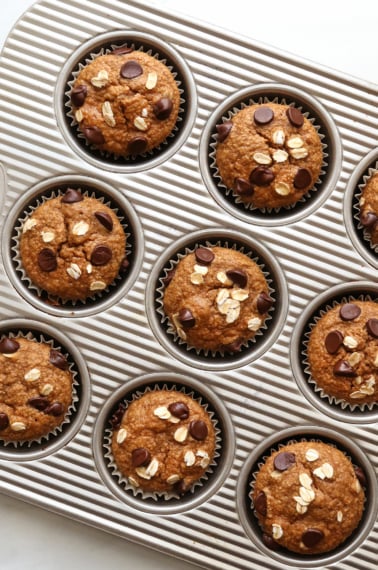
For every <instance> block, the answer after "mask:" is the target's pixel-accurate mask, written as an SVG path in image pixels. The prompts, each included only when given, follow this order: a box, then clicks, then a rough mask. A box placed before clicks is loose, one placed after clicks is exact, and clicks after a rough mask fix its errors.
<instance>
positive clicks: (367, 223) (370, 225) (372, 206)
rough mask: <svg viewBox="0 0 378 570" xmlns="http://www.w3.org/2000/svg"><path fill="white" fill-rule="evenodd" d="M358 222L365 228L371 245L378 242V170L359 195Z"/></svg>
mask: <svg viewBox="0 0 378 570" xmlns="http://www.w3.org/2000/svg"><path fill="white" fill-rule="evenodd" d="M359 206H360V222H361V225H362V226H363V227H364V228H365V229H366V231H367V233H368V235H369V238H370V243H371V245H373V246H375V245H377V244H378V172H375V173H374V174H373V175H372V176H371V177H370V178H369V179H368V181H367V183H366V185H365V186H364V188H363V191H362V194H361V197H360V204H359Z"/></svg>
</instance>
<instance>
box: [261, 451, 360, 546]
mask: <svg viewBox="0 0 378 570" xmlns="http://www.w3.org/2000/svg"><path fill="white" fill-rule="evenodd" d="M357 475H358V476H357ZM360 480H361V482H362V483H363V484H364V483H365V476H364V473H363V472H362V470H361V469H360V468H357V469H356V470H355V469H354V467H353V465H352V463H351V461H350V460H349V459H348V458H347V457H346V456H345V455H344V453H342V452H341V451H340V450H338V449H336V448H335V447H333V446H331V445H329V444H325V443H321V442H312V441H311V442H298V443H292V444H289V445H286V446H284V447H282V448H281V449H280V450H278V451H275V452H274V453H272V455H271V456H270V457H268V459H267V460H266V462H265V463H264V464H263V465H262V467H261V468H260V470H259V471H258V473H257V474H256V480H255V484H254V488H253V496H252V498H253V505H254V510H255V512H256V515H257V517H258V519H259V522H260V525H261V526H262V529H263V532H264V535H263V541H264V543H265V544H266V546H268V547H269V548H271V549H277V548H279V547H284V548H286V549H288V550H290V551H292V552H297V553H300V554H306V555H311V554H319V553H323V552H328V551H330V550H333V549H335V548H336V547H337V546H339V545H340V544H342V543H343V542H344V541H345V540H346V539H347V537H348V536H350V534H351V533H352V532H353V531H354V530H355V529H356V528H357V526H358V524H359V521H360V519H361V517H362V512H363V508H364V501H365V492H364V490H363V488H362V485H361V483H360Z"/></svg>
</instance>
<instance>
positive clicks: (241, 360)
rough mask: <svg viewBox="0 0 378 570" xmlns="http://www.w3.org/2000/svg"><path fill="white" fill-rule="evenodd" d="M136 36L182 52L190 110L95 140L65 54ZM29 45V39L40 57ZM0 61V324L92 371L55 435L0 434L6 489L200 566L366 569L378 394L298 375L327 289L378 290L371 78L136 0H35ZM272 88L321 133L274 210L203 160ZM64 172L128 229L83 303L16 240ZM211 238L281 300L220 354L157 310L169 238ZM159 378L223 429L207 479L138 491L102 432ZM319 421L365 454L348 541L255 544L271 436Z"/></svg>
mask: <svg viewBox="0 0 378 570" xmlns="http://www.w3.org/2000/svg"><path fill="white" fill-rule="evenodd" d="M67 21H69V26H68V25H67ZM83 22H85V26H83V24H82V23H83ZM52 37H53V38H54V39H53V41H52V40H51V38H52ZM124 41H127V42H129V41H134V42H135V43H136V45H138V46H143V47H144V48H145V47H147V48H148V49H151V50H152V51H153V52H154V53H157V54H159V55H160V56H162V57H163V58H166V59H167V60H169V61H170V63H171V65H172V66H173V67H175V68H176V70H177V72H178V75H179V76H180V82H181V84H182V90H183V93H182V105H183V116H182V121H181V124H180V125H179V128H178V131H177V133H176V134H175V136H174V137H173V138H172V141H170V142H168V144H167V145H166V146H165V147H164V148H162V149H161V150H160V151H159V152H157V153H156V154H154V155H153V156H151V157H146V158H143V159H142V160H139V161H136V162H135V163H132V164H125V163H124V164H119V163H115V161H114V160H112V161H108V160H105V158H104V157H99V156H95V155H92V154H91V153H90V152H88V149H86V148H84V147H83V146H82V145H80V142H79V143H78V142H77V139H76V138H75V133H74V132H73V131H72V129H71V127H70V121H69V120H68V119H67V107H66V101H67V96H66V93H67V82H68V81H69V79H68V78H69V76H70V74H71V71H72V68H73V67H75V65H77V64H78V62H79V61H81V60H82V59H83V58H84V59H85V57H86V56H87V54H88V52H91V51H93V52H94V53H96V52H97V50H98V49H99V48H100V47H101V46H102V45H103V44H104V43H105V44H106V45H112V43H113V42H114V44H116V45H119V44H120V43H122V42H124ZM219 45H221V46H222V49H221V50H219V48H218V46H219ZM20 46H22V52H23V53H25V52H27V53H28V66H27V68H25V67H24V66H23V65H22V63H20V55H19V53H20ZM230 70H232V73H231V72H230ZM0 77H1V84H2V88H3V91H2V97H1V98H0V117H1V120H0V131H1V133H2V136H1V141H0V187H1V190H2V192H1V196H0V201H2V209H1V225H2V226H3V227H2V234H1V239H2V249H1V271H0V307H1V313H2V321H1V330H8V329H9V328H12V330H15V328H16V329H19V330H20V329H22V330H23V331H24V330H26V329H28V328H29V329H30V330H32V331H34V332H38V331H39V332H40V333H41V334H46V335H47V336H49V338H55V339H57V342H58V344H61V345H62V346H64V347H65V348H66V350H67V352H68V353H70V354H71V355H72V356H73V359H74V361H75V364H76V365H77V367H78V371H79V376H80V382H81V384H80V386H81V389H80V392H79V401H78V407H77V410H76V412H75V414H74V417H73V420H72V422H71V423H70V424H68V425H67V426H66V427H65V429H64V431H63V433H62V434H60V435H58V436H57V437H56V440H54V441H53V442H52V443H49V445H47V446H46V447H44V448H43V450H42V449H38V448H35V447H33V448H28V449H25V450H24V449H19V450H17V449H13V448H12V449H9V446H2V447H1V448H0V466H1V472H2V477H1V481H0V490H1V491H2V492H4V493H6V494H9V495H11V496H14V497H18V498H20V499H23V500H25V501H29V502H31V503H34V504H36V505H38V506H41V507H44V508H46V509H49V510H52V511H55V512H57V513H61V514H63V515H66V516H68V517H71V518H73V519H75V520H78V521H81V522H83V523H86V524H90V525H92V526H96V527H98V528H99V529H102V530H104V531H106V532H110V533H114V534H116V535H118V536H120V537H124V538H126V539H128V540H131V541H135V542H137V543H140V544H143V545H146V546H150V547H152V548H154V549H157V550H160V551H162V552H165V553H167V554H171V555H173V556H176V557H179V558H182V559H184V560H187V561H190V562H192V563H194V564H197V565H199V566H203V567H204V568H214V570H215V569H219V568H230V569H231V568H239V569H241V570H243V569H245V570H246V569H248V570H250V569H255V570H258V569H260V568H269V569H271V570H275V569H277V570H278V569H284V568H287V567H288V566H300V567H303V568H304V567H306V568H309V567H314V568H325V567H328V565H329V564H334V563H335V562H338V563H339V565H341V566H342V568H343V569H345V570H352V569H355V568H358V569H361V570H362V569H363V570H369V569H370V568H371V569H373V567H374V564H375V562H374V561H375V558H376V556H375V548H376V543H377V540H378V524H377V520H376V517H377V482H376V478H375V476H374V469H377V467H378V460H377V453H376V442H377V419H378V413H377V408H373V409H371V410H370V409H369V410H368V412H367V413H366V414H365V413H363V412H362V411H358V412H357V413H356V414H354V412H352V411H351V410H346V411H345V410H343V409H340V408H339V407H337V406H335V405H333V404H331V403H329V402H328V401H325V400H321V401H319V400H318V398H317V396H316V395H314V393H313V392H312V390H311V388H309V386H308V385H307V383H306V380H305V378H304V372H303V367H302V363H301V362H300V352H301V349H300V343H301V342H302V340H301V335H302V332H303V328H304V327H305V323H306V318H309V316H310V311H311V310H312V309H313V308H315V306H317V304H318V303H320V302H322V299H325V300H327V299H328V298H329V295H330V293H329V291H328V290H329V289H332V288H336V290H337V294H338V295H340V296H342V295H344V294H348V295H349V294H352V293H353V292H355V291H354V289H355V286H356V287H357V288H358V291H357V293H358V294H360V293H361V291H362V292H366V291H367V292H368V293H369V294H370V296H372V297H374V298H376V293H377V290H378V286H377V263H376V257H375V254H374V251H372V250H369V247H368V246H366V245H365V244H364V243H363V241H362V240H361V236H360V235H359V229H358V227H357V226H356V225H355V213H356V212H355V198H354V196H355V194H356V192H358V186H359V185H360V184H361V182H362V180H363V176H364V175H365V173H366V170H368V169H369V168H372V167H376V160H377V140H378V86H376V85H373V84H368V83H365V82H363V81H360V80H357V79H354V78H351V77H343V76H342V75H341V74H338V73H336V72H333V71H331V70H328V69H326V68H323V67H321V66H317V65H316V64H312V63H308V62H303V61H302V60H301V59H300V58H299V57H298V58H296V57H294V56H285V55H282V53H281V52H278V50H275V49H273V48H267V47H266V46H264V47H262V46H260V45H259V44H258V43H256V42H253V41H244V42H243V41H240V40H238V42H237V43H235V42H234V40H233V36H232V35H231V34H227V32H225V31H217V30H215V31H214V29H213V26H210V25H209V26H208V27H207V26H206V25H204V24H193V22H189V21H186V20H185V19H184V18H182V17H176V16H173V17H172V15H170V14H169V15H168V14H164V12H162V11H159V10H156V9H155V8H151V7H150V6H148V7H147V6H146V5H144V4H143V3H141V2H139V1H136V0H131V1H130V2H127V3H125V2H121V1H117V0H114V1H113V2H111V3H110V2H104V1H100V0H92V1H89V0H82V1H81V2H80V3H79V2H76V1H75V0H61V2H59V3H56V2H53V1H52V0H42V1H40V2H37V3H36V4H35V5H34V6H33V7H32V8H31V9H30V10H28V11H27V12H26V13H25V14H24V16H23V17H22V18H21V19H20V20H19V22H18V23H17V25H16V26H15V28H14V29H13V30H12V31H11V33H10V34H9V37H8V39H7V41H6V44H5V47H4V50H3V53H2V56H1V59H0ZM260 97H262V98H264V97H266V98H267V99H272V98H275V97H280V98H285V99H287V100H290V101H294V102H295V104H296V105H298V106H300V107H303V109H304V110H305V111H307V112H308V113H309V114H310V115H312V116H314V117H315V119H316V121H317V123H318V124H319V125H320V127H321V130H322V134H323V135H324V139H323V140H324V142H325V144H326V150H325V153H326V158H325V162H326V167H325V168H324V171H325V172H324V175H323V176H322V178H321V181H320V184H319V185H318V189H317V190H316V192H314V193H312V195H311V196H310V197H309V198H308V199H306V201H305V202H304V203H303V204H301V205H300V207H299V208H294V209H292V210H285V212H277V213H276V215H274V214H275V213H269V215H266V216H264V215H263V214H262V213H258V214H257V213H256V212H254V211H252V210H251V211H246V210H245V209H244V210H242V209H240V208H237V207H235V205H234V204H232V203H231V202H230V201H228V200H227V198H226V197H225V196H224V194H222V193H221V192H220V191H219V188H218V186H217V181H216V180H215V179H214V174H213V172H212V167H211V161H210V159H209V147H210V145H211V137H212V133H213V131H214V126H215V124H216V122H217V120H218V119H219V118H220V117H222V116H223V113H224V112H225V111H226V109H228V108H229V107H230V105H231V106H235V105H237V104H238V103H240V102H242V101H246V100H250V99H255V98H260ZM62 180H65V181H68V180H69V181H70V183H72V184H76V183H77V184H78V185H84V186H85V187H93V186H94V187H95V190H97V191H98V192H100V193H101V192H103V193H105V194H107V195H108V196H109V197H110V200H111V202H112V203H116V204H117V206H118V207H119V208H120V209H121V210H122V211H123V212H124V213H125V214H126V217H127V220H128V223H129V224H130V228H129V229H130V231H131V233H132V234H133V236H134V240H133V255H134V263H133V264H131V272H130V273H129V274H128V276H127V278H126V279H125V282H124V283H123V284H122V285H120V286H117V287H115V289H114V292H110V293H109V297H106V298H105V299H99V301H98V302H93V303H92V302H91V303H89V304H84V305H83V306H80V307H75V306H73V307H69V308H68V307H65V306H63V305H62V306H57V307H54V306H49V305H47V304H46V303H45V302H43V301H42V300H41V299H39V298H38V297H36V296H35V293H34V292H33V291H32V289H31V288H29V287H28V286H27V284H25V282H21V280H20V278H19V275H18V273H17V270H16V268H15V265H14V263H13V261H12V256H11V245H10V244H11V242H12V236H13V232H14V226H15V223H16V220H17V219H18V217H19V215H20V211H21V210H22V208H23V207H25V206H27V205H28V204H30V203H31V202H32V201H33V200H34V199H35V197H36V195H37V194H38V193H39V192H41V191H42V193H43V192H45V191H47V190H48V189H49V188H51V186H52V187H54V188H55V187H56V184H60V183H62ZM198 240H199V241H201V240H209V241H213V240H221V241H227V240H228V241H230V240H234V241H236V243H237V244H239V245H240V244H241V245H243V247H245V246H248V247H250V248H251V249H252V250H253V252H254V254H256V255H257V256H258V257H260V258H262V260H263V263H264V265H265V266H266V267H267V269H268V271H269V273H270V278H271V281H272V284H273V286H272V289H274V294H275V298H276V308H275V311H274V315H273V316H272V319H271V320H270V321H269V322H267V329H266V330H264V333H263V335H261V338H259V339H258V340H257V342H256V343H255V346H253V345H252V347H251V349H250V350H251V352H250V353H249V351H248V350H246V351H245V352H243V351H242V352H241V354H239V355H237V357H236V358H224V359H221V358H218V359H214V360H211V359H210V361H208V360H207V359H206V358H202V356H201V357H198V355H196V354H195V355H191V354H190V353H188V352H187V351H182V350H181V349H180V348H179V347H178V346H177V345H176V344H175V343H174V342H171V339H170V338H168V335H166V333H165V331H164V330H163V329H162V327H161V323H160V317H159V315H158V313H157V310H156V309H157V307H156V284H157V282H158V280H159V277H160V276H161V272H162V271H163V269H164V267H165V264H166V262H167V261H168V260H169V259H170V258H171V256H172V255H173V254H174V253H175V252H177V251H178V250H180V249H181V248H185V247H187V246H189V247H190V246H193V244H195V243H196V242H197V241H198ZM351 288H352V291H350V289H351ZM346 291H347V293H345V292H346ZM307 307H310V308H307ZM157 381H158V382H164V381H166V382H167V383H172V382H173V383H175V382H176V383H178V384H179V385H181V386H184V387H185V388H188V389H193V390H194V391H195V392H196V393H198V394H201V395H202V397H203V398H204V399H205V400H206V401H208V402H209V403H210V406H211V407H212V408H213V409H214V411H215V413H216V414H217V416H218V419H219V422H220V426H221V432H222V437H221V441H222V445H221V449H220V456H219V462H218V463H217V466H216V467H215V468H214V472H213V473H212V474H211V476H209V479H208V481H206V482H205V484H204V485H203V486H202V487H198V488H197V489H195V490H194V492H193V494H190V495H188V496H185V497H184V498H183V499H181V500H180V499H178V500H176V501H175V502H174V503H172V502H171V501H164V500H156V501H153V502H152V501H144V500H143V499H141V498H138V497H135V496H133V495H131V496H130V495H129V494H127V492H126V491H125V490H124V489H122V488H120V487H119V485H118V484H117V483H116V481H115V480H114V478H113V477H112V476H111V474H110V473H109V470H108V468H107V464H106V460H105V452H104V448H103V438H104V431H105V429H106V422H107V418H108V417H109V414H110V413H111V411H112V409H113V408H114V406H116V403H117V402H118V401H119V399H120V398H122V397H124V396H125V395H127V394H128V393H130V391H131V390H132V389H136V388H137V387H138V386H143V387H144V386H145V385H146V383H148V382H151V383H154V382H157ZM293 430H294V431H295V433H294V431H293ZM306 434H310V435H311V436H313V437H319V438H320V439H322V438H325V439H328V440H330V439H331V440H333V441H334V442H335V443H336V444H337V445H341V446H342V447H343V448H345V449H346V451H347V452H348V453H350V454H351V456H353V457H354V458H355V459H356V461H358V463H360V464H362V466H363V467H364V469H365V475H366V477H367V478H368V485H369V504H368V505H367V508H366V512H365V515H364V518H363V521H362V523H361V525H360V527H359V529H358V531H357V533H356V535H354V536H353V539H352V540H350V541H348V542H347V544H346V545H345V546H344V547H342V548H340V549H338V550H337V551H336V552H333V553H329V555H326V556H322V557H318V558H311V559H310V558H309V559H304V558H303V557H301V558H300V560H299V559H298V558H296V557H293V556H290V555H287V556H286V555H285V554H282V553H281V554H279V555H277V553H275V552H273V551H269V550H268V549H267V548H265V547H264V545H263V544H262V543H261V540H260V539H259V537H258V535H257V532H256V528H255V523H254V522H253V520H252V519H251V513H249V512H248V508H247V506H246V504H247V503H246V494H247V492H246V486H247V481H248V478H249V475H250V471H251V470H252V469H253V465H254V462H255V461H256V460H257V459H258V457H259V456H260V455H261V454H262V453H264V452H265V451H266V449H267V448H269V447H270V446H274V445H275V444H276V443H277V442H279V441H282V440H283V439H285V438H286V437H289V436H290V437H294V438H298V437H302V436H303V435H306Z"/></svg>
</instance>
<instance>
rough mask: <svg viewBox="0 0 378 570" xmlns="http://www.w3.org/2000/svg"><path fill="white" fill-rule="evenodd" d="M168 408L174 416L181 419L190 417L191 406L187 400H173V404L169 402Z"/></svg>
mask: <svg viewBox="0 0 378 570" xmlns="http://www.w3.org/2000/svg"><path fill="white" fill-rule="evenodd" d="M168 410H169V411H170V412H171V414H172V416H175V418H180V420H186V419H187V418H188V417H189V408H188V406H187V405H186V404H185V402H173V403H172V404H169V406H168Z"/></svg>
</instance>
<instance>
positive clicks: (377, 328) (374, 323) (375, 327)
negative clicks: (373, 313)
mask: <svg viewBox="0 0 378 570" xmlns="http://www.w3.org/2000/svg"><path fill="white" fill-rule="evenodd" d="M366 328H367V331H368V333H369V334H370V335H371V336H373V337H374V338H378V319H369V320H368V321H367V323H366Z"/></svg>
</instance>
